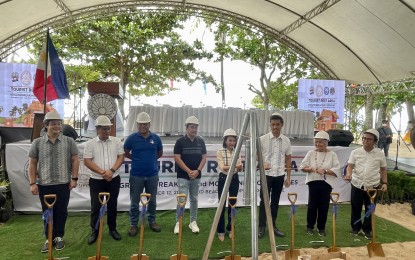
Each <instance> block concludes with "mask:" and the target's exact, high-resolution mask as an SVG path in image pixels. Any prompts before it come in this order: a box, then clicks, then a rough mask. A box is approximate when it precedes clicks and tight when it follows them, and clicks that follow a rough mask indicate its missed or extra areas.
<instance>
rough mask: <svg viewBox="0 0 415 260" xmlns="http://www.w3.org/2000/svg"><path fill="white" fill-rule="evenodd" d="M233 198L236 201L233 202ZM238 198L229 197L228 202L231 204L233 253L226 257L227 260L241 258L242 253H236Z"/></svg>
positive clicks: (239, 259)
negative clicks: (236, 207) (236, 209)
mask: <svg viewBox="0 0 415 260" xmlns="http://www.w3.org/2000/svg"><path fill="white" fill-rule="evenodd" d="M231 200H233V201H234V202H233V203H232V202H231ZM237 200H238V198H237V197H229V198H228V203H229V206H231V240H232V255H228V256H226V257H225V260H241V256H240V255H235V205H236V201H237Z"/></svg>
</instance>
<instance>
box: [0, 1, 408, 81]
mask: <svg viewBox="0 0 415 260" xmlns="http://www.w3.org/2000/svg"><path fill="white" fill-rule="evenodd" d="M155 7H157V8H158V9H156V8H155ZM132 8H136V9H140V10H150V9H152V10H162V11H169V12H172V11H177V10H178V11H180V12H190V13H194V12H197V11H198V10H204V11H206V12H210V13H216V14H217V13H219V14H220V15H221V16H222V17H223V18H224V19H227V18H230V17H233V18H237V19H239V20H241V21H244V22H247V23H251V24H254V25H256V26H259V27H261V28H263V29H264V30H267V31H269V32H271V33H273V34H274V35H275V36H276V38H277V39H279V40H280V41H282V42H284V43H286V44H287V45H289V46H291V47H292V48H293V49H295V51H297V52H298V53H300V54H302V55H303V56H305V57H306V58H308V59H309V60H310V61H312V62H313V63H314V64H315V65H317V66H318V67H319V68H320V69H321V70H322V71H323V72H325V73H326V75H328V77H330V78H332V79H343V80H346V81H347V82H348V83H363V84H372V83H373V84H378V83H384V82H392V81H398V80H405V79H413V78H414V74H415V11H414V10H415V0H325V1H323V0H308V1H304V0H226V1H224V0H181V1H177V0H171V1H115V0H114V1H110V0H36V1H32V0H0V60H1V59H3V58H4V57H6V56H7V55H9V54H10V53H11V52H13V51H14V50H16V49H18V48H20V47H22V46H23V45H25V44H27V43H28V42H29V41H30V40H31V39H34V38H35V37H39V36H40V35H42V34H43V33H44V32H45V30H46V28H47V27H51V28H55V29H59V28H61V27H65V26H70V25H71V24H73V23H76V22H81V20H82V19H91V17H99V16H100V15H108V14H114V15H115V14H118V13H122V12H123V11H125V10H126V9H129V10H131V9H132Z"/></svg>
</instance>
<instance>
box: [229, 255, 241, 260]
mask: <svg viewBox="0 0 415 260" xmlns="http://www.w3.org/2000/svg"><path fill="white" fill-rule="evenodd" d="M241 259H242V258H241V256H240V255H234V256H231V255H228V256H226V257H225V260H241Z"/></svg>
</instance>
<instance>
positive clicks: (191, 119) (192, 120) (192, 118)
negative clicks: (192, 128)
mask: <svg viewBox="0 0 415 260" xmlns="http://www.w3.org/2000/svg"><path fill="white" fill-rule="evenodd" d="M188 124H194V125H198V124H199V120H198V119H197V117H195V116H189V117H188V118H186V122H185V125H188Z"/></svg>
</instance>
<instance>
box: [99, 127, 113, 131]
mask: <svg viewBox="0 0 415 260" xmlns="http://www.w3.org/2000/svg"><path fill="white" fill-rule="evenodd" d="M100 129H101V130H102V131H109V130H111V127H101V128H100Z"/></svg>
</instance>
